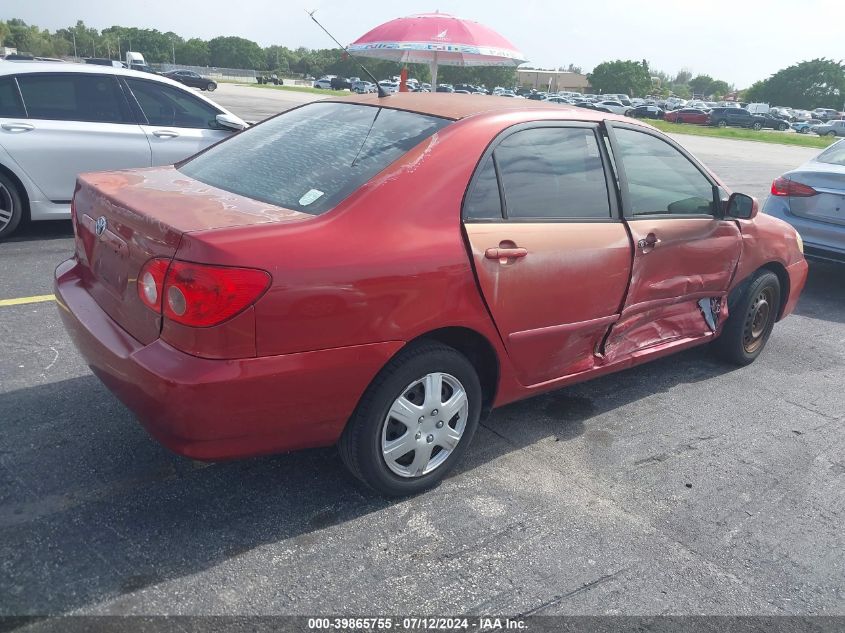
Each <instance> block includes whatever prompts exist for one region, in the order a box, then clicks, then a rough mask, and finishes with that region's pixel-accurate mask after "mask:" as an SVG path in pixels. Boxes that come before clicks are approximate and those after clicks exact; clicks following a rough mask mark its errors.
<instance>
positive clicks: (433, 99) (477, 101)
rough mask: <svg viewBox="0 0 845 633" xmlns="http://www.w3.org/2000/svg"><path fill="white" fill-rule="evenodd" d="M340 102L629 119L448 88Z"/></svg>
mask: <svg viewBox="0 0 845 633" xmlns="http://www.w3.org/2000/svg"><path fill="white" fill-rule="evenodd" d="M334 101H338V102H340V103H360V104H363V105H371V106H374V105H379V106H385V107H388V108H396V109H397V110H408V111H411V112H419V113H420V114H429V115H431V116H439V117H443V118H447V119H456V120H457V119H464V118H466V117H470V116H475V115H477V114H486V113H496V112H512V111H514V110H518V111H531V110H542V111H549V110H554V111H555V112H559V113H560V114H561V118H562V119H578V120H581V121H584V120H586V121H601V120H604V119H608V118H614V119H617V120H620V121H621V120H630V119H623V118H622V117H616V116H614V115H611V114H607V113H606V112H597V111H595V110H587V109H585V108H578V107H575V106H572V105H567V104H562V103H553V102H549V101H534V100H531V99H505V98H503V97H496V96H492V95H473V94H469V95H465V94H455V93H449V92H398V93H395V94H392V95H390V96H387V97H379V96H378V95H375V94H367V95H354V96H350V97H343V98H341V99H334Z"/></svg>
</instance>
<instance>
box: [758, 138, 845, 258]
mask: <svg viewBox="0 0 845 633" xmlns="http://www.w3.org/2000/svg"><path fill="white" fill-rule="evenodd" d="M763 211H764V212H765V213H768V214H769V215H771V216H773V217H776V218H779V219H781V220H784V221H785V222H788V223H789V224H791V225H792V226H793V227H795V229H796V230H797V231H798V232H799V233H800V235H801V237H802V238H803V239H804V247H805V250H806V252H807V255H808V256H811V255H812V256H813V257H817V258H820V259H828V260H833V261H838V262H842V263H845V140H841V141H837V142H836V143H834V144H833V145H831V146H830V147H828V148H827V149H826V150H824V151H823V152H821V153H820V154H819V155H818V156H816V157H815V158H813V159H811V160H809V161H808V162H806V163H804V164H803V165H801V166H800V167H798V168H797V169H794V170H792V171H789V172H787V173H785V174H784V175H783V176H781V177H780V178H777V179H776V180H775V181H774V182H773V183H772V193H771V195H770V196H769V197H768V198H767V199H766V203H765V205H764V206H763Z"/></svg>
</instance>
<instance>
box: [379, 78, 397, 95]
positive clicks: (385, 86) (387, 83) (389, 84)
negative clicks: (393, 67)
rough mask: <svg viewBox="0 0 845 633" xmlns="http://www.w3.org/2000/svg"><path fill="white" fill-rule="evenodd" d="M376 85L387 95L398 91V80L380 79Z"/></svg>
mask: <svg viewBox="0 0 845 633" xmlns="http://www.w3.org/2000/svg"><path fill="white" fill-rule="evenodd" d="M378 85H379V86H381V88H382V90H384V92H386V93H387V94H389V95H392V94H393V93H395V92H399V82H397V81H393V80H392V79H382V80H381V81H380V82H378Z"/></svg>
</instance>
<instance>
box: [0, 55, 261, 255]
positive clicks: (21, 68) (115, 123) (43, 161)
mask: <svg viewBox="0 0 845 633" xmlns="http://www.w3.org/2000/svg"><path fill="white" fill-rule="evenodd" d="M245 127H247V124H246V123H245V122H244V121H242V120H241V119H240V118H238V117H237V116H235V115H234V114H232V113H231V112H229V111H228V110H225V109H224V108H221V107H220V106H219V105H217V104H216V103H214V102H213V101H211V100H209V99H206V98H205V97H203V96H201V95H199V94H197V93H196V92H195V91H193V90H191V89H190V88H187V87H185V86H183V85H182V84H180V83H178V82H176V81H173V80H171V79H167V78H165V77H161V76H159V75H152V74H150V73H143V72H138V71H134V70H124V69H122V68H113V67H111V66H98V65H93V64H67V63H51V62H0V239H2V238H4V237H6V236H8V235H10V234H11V233H12V232H13V231H14V230H15V228H17V226H18V224H19V223H20V221H21V219H22V218H23V217H24V215H25V212H26V210H27V209H28V210H29V217H30V219H32V220H61V219H65V218H69V217H70V201H71V198H72V196H73V188H74V186H75V184H76V176H77V175H78V174H80V173H83V172H89V171H105V170H112V169H127V168H133V167H152V166H157V165H168V164H172V163H176V162H178V161H180V160H182V159H184V158H187V157H188V156H192V155H193V154H196V153H197V152H199V151H200V150H203V149H205V148H206V147H208V146H209V145H213V144H214V143H216V142H217V141H220V140H222V139H225V138H227V137H228V136H229V135H230V134H231V133H232V132H233V131H236V130H241V129H244V128H245Z"/></svg>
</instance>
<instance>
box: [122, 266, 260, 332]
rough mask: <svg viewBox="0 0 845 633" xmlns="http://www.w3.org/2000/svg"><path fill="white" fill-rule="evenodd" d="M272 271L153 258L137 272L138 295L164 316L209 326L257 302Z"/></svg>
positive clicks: (191, 323) (194, 324)
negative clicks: (138, 273)
mask: <svg viewBox="0 0 845 633" xmlns="http://www.w3.org/2000/svg"><path fill="white" fill-rule="evenodd" d="M269 285H270V275H269V273H266V272H265V271H263V270H257V269H255V268H230V267H226V266H208V265H206V264H193V263H191V262H181V261H178V260H174V261H173V262H171V261H170V260H167V259H160V258H156V259H151V260H150V261H148V262H147V263H146V264H145V265H144V267H143V268H142V269H141V273H140V275H139V276H138V296H139V297H140V298H141V301H142V302H143V303H144V305H146V306H147V307H148V308H150V309H152V310H154V311H155V312H158V313H159V314H164V316H165V318H167V319H170V320H171V321H175V322H176V323H181V324H182V325H187V326H191V327H210V326H212V325H217V324H218V323H222V322H223V321H226V320H227V319H230V318H231V317H233V316H235V315H236V314H238V313H239V312H241V311H242V310H243V309H245V308H247V307H248V306H250V305H252V304H253V303H255V302H256V301H257V300H258V298H259V297H261V295H262V294H264V291H265V290H267V287H268V286H269Z"/></svg>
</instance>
